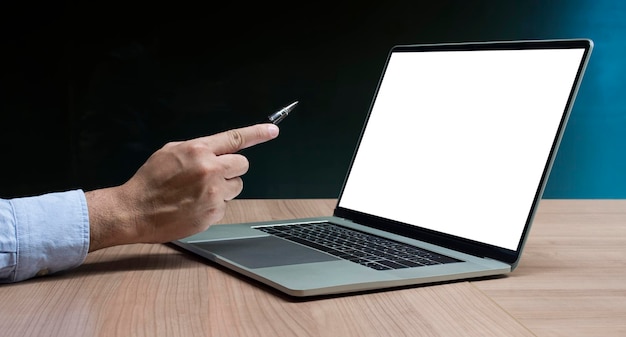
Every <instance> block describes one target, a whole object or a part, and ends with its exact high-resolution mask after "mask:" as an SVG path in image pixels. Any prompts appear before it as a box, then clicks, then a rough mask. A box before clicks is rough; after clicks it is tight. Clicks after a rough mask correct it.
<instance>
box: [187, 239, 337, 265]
mask: <svg viewBox="0 0 626 337" xmlns="http://www.w3.org/2000/svg"><path fill="white" fill-rule="evenodd" d="M193 245H196V246H198V247H200V248H202V249H205V250H208V251H210V252H212V253H215V254H217V255H220V256H222V257H224V258H226V259H229V260H231V261H233V262H236V263H238V264H241V265H243V266H246V267H248V268H264V267H273V266H284V265H290V264H299V263H312V262H323V261H334V260H338V259H337V258H336V257H333V256H331V255H328V254H326V253H322V252H319V251H317V250H315V249H312V248H307V247H304V246H301V245H299V244H296V243H293V242H289V241H287V240H284V239H280V238H277V237H273V236H263V237H256V238H246V239H236V240H224V241H207V242H194V243H193Z"/></svg>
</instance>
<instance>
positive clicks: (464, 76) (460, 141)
mask: <svg viewBox="0 0 626 337" xmlns="http://www.w3.org/2000/svg"><path fill="white" fill-rule="evenodd" d="M405 47H406V48H394V49H393V50H392V52H391V53H390V55H389V59H388V61H387V64H386V69H385V72H384V75H383V76H382V77H381V80H380V83H379V87H378V91H377V94H376V97H375V99H374V101H373V103H372V106H371V111H370V115H369V117H368V121H367V124H366V127H365V128H364V129H363V131H362V138H361V140H360V143H359V146H358V150H357V152H356V153H355V157H354V162H353V163H352V166H351V169H350V171H349V174H348V176H347V178H346V181H345V184H344V189H343V191H342V194H341V196H340V199H339V203H338V206H339V207H342V208H346V209H350V210H353V211H357V212H362V213H365V214H369V215H373V216H376V217H381V218H385V219H391V220H394V221H398V222H401V223H404V224H409V225H412V226H419V227H421V228H425V229H428V230H433V231H437V232H443V233H445V234H449V235H452V236H455V237H460V238H465V239H469V240H473V241H478V242H481V243H484V244H487V245H492V246H496V247H501V248H504V249H509V250H516V249H517V248H518V245H519V244H520V240H521V238H522V233H523V232H524V229H525V226H526V225H527V223H528V222H529V217H530V215H531V210H532V209H533V207H534V206H533V205H534V203H535V201H536V200H537V198H538V197H540V192H541V191H542V186H541V183H542V181H543V180H544V179H546V176H547V174H548V171H549V170H548V168H549V166H550V163H551V160H550V159H551V158H550V155H551V153H552V151H553V149H554V146H555V145H556V144H557V143H558V140H559V138H560V137H559V136H560V135H559V129H560V128H561V126H562V121H565V118H564V116H566V115H567V112H568V110H569V108H568V105H569V100H570V97H572V98H573V96H574V94H573V92H575V88H576V86H575V83H576V82H575V80H576V77H577V76H578V74H579V72H580V71H581V69H582V63H583V57H584V56H585V52H586V50H585V48H583V47H580V48H572V47H567V48H548V49H545V46H544V47H541V48H529V49H526V48H520V49H517V48H511V47H507V48H492V49H491V48H488V50H483V49H480V48H476V49H472V48H470V49H471V50H463V48H452V49H450V50H437V48H426V49H420V48H410V47H407V46H405Z"/></svg>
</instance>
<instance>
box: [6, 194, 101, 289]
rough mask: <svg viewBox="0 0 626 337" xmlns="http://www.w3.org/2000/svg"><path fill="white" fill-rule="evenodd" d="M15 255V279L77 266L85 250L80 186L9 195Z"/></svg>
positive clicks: (84, 202)
mask: <svg viewBox="0 0 626 337" xmlns="http://www.w3.org/2000/svg"><path fill="white" fill-rule="evenodd" d="M11 203H12V205H13V209H14V211H15V220H16V236H17V256H16V262H17V263H16V269H15V280H14V281H21V280H25V279H28V278H31V277H34V276H41V275H46V274H51V273H56V272H59V271H62V270H67V269H71V268H75V267H77V266H79V265H80V264H81V263H83V261H84V260H85V258H86V257H87V253H88V251H89V214H88V210H87V200H86V199H85V194H84V192H83V191H82V190H73V191H67V192H56V193H49V194H44V195H40V196H35V197H25V198H16V199H12V200H11Z"/></svg>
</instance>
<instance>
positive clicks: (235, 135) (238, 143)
mask: <svg viewBox="0 0 626 337" xmlns="http://www.w3.org/2000/svg"><path fill="white" fill-rule="evenodd" d="M228 141H229V142H230V145H231V146H232V148H234V149H239V148H241V147H242V146H243V143H244V138H243V135H242V134H241V132H239V130H229V131H228Z"/></svg>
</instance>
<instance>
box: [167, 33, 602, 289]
mask: <svg viewBox="0 0 626 337" xmlns="http://www.w3.org/2000/svg"><path fill="white" fill-rule="evenodd" d="M592 47H593V42H592V41H591V40H588V39H560V40H525V41H491V42H470V43H444V44H423V45H398V46H395V47H393V48H392V49H391V50H390V52H389V54H388V57H387V60H386V62H385V66H384V69H383V72H382V75H381V78H380V80H379V83H378V87H377V90H376V93H375V95H374V98H373V100H372V103H371V105H370V111H369V113H368V117H367V119H366V122H365V124H364V126H363V129H362V132H361V135H360V138H359V142H358V145H357V147H356V150H355V152H354V154H353V158H352V161H351V164H350V167H349V169H348V172H347V174H346V178H345V181H344V185H343V187H342V190H341V193H340V195H339V198H338V201H337V205H336V207H335V209H334V212H333V215H332V216H329V217H318V218H307V219H292V220H285V221H273V220H268V221H266V222H257V223H242V224H223V225H215V226H212V227H210V228H209V229H208V230H206V231H205V232H202V233H199V234H197V235H193V236H190V237H187V238H184V239H182V240H178V241H175V242H173V244H175V245H176V246H179V247H181V248H183V249H184V250H187V251H189V252H191V253H194V254H197V255H199V256H202V257H204V258H206V259H208V260H210V261H213V262H215V263H218V264H220V265H222V266H226V267H227V268H230V269H232V270H234V271H236V272H239V273H241V274H242V275H245V276H247V277H250V278H252V279H254V280H257V281H260V282H262V283H264V284H266V285H269V286H270V287H273V288H275V289H277V290H279V291H281V292H284V293H286V294H288V295H291V296H297V297H305V296H316V295H328V294H343V293H351V292H357V291H369V290H377V289H392V288H395V287H400V286H410V285H418V284H432V283H435V282H442V281H454V280H462V279H469V278H476V277H483V276H491V275H501V274H506V273H509V272H511V271H513V270H514V269H515V268H516V266H517V265H518V263H519V261H520V257H521V254H522V250H523V248H524V244H525V242H526V238H527V237H528V235H529V231H530V228H531V224H532V222H533V217H534V215H535V212H536V209H537V206H538V204H539V201H540V199H541V195H542V193H543V189H544V187H545V185H546V182H547V179H548V177H549V173H550V169H551V165H552V163H553V161H554V158H555V156H556V153H557V149H558V146H559V142H560V140H561V136H562V135H563V132H564V130H565V126H566V122H567V119H568V116H569V113H570V111H571V108H572V105H573V103H574V99H575V97H576V94H577V90H578V88H579V85H580V82H581V80H582V76H583V73H584V71H585V67H586V65H587V62H588V59H589V56H590V53H591V50H592ZM302 223H306V224H308V225H306V226H303V227H301V226H296V224H302ZM326 223H331V224H334V225H333V226H332V227H331V228H330V229H331V230H332V231H331V232H330V233H331V234H330V235H329V234H317V233H313V232H312V231H313V230H314V229H315V230H317V228H318V227H323V228H325V229H326V227H327V226H326ZM277 225H280V226H277ZM286 225H291V226H290V227H282V226H286ZM284 228H288V229H286V230H283V229H284ZM346 229H354V230H356V231H357V234H356V236H357V237H359V238H364V239H367V240H370V239H372V236H379V237H382V238H386V239H389V240H391V241H382V239H377V238H373V240H374V241H375V242H376V243H375V244H374V245H375V246H374V247H376V248H371V247H369V248H367V249H369V250H366V252H365V253H364V252H361V251H358V252H356V251H355V250H354V249H353V248H348V247H347V241H348V240H352V239H351V238H349V237H348V236H347V234H345V235H344V233H347V231H346ZM309 231H311V233H309ZM302 232H306V235H308V238H313V239H311V240H313V244H312V247H314V248H312V247H309V246H308V244H307V245H305V241H304V240H309V239H307V238H306V237H305V238H301V237H299V236H300V235H301V234H302ZM296 234H297V235H296ZM296 236H298V237H296ZM316 240H326V241H328V240H330V241H332V242H331V247H330V248H325V247H327V245H326V242H324V243H323V244H324V246H322V243H321V241H316ZM333 240H334V241H333ZM406 245H409V246H416V247H421V248H423V249H425V250H426V251H427V252H426V255H425V256H426V257H423V256H422V255H420V257H417V253H414V252H415V251H414V250H413V249H412V248H411V247H407V246H406ZM361 246H363V247H366V246H365V245H361V244H359V245H358V247H361ZM396 248H397V249H399V251H400V252H399V253H398V250H397V249H396ZM392 249H393V251H392ZM338 251H340V253H337V252H338ZM374 251H376V253H380V252H382V253H383V255H385V254H386V256H387V257H389V258H393V257H396V258H398V259H399V260H397V261H395V262H387V261H383V260H375V259H383V258H381V257H371V256H370V255H372V254H373V253H374ZM353 252H354V253H353ZM355 254H356V255H355ZM420 254H421V253H420ZM432 256H436V257H443V262H441V263H439V262H438V261H435V262H432V261H427V260H429V257H432ZM368 259H370V260H368Z"/></svg>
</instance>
